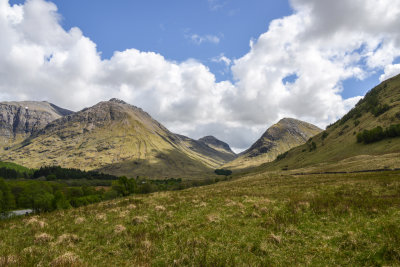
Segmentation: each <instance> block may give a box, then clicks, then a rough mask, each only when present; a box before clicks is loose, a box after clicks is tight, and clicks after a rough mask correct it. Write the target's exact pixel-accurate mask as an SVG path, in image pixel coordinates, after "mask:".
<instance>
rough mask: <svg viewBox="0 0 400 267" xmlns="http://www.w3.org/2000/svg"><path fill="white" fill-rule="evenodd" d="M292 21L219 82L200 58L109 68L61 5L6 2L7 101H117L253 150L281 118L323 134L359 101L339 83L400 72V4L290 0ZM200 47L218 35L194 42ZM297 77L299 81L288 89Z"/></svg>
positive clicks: (134, 60)
mask: <svg viewBox="0 0 400 267" xmlns="http://www.w3.org/2000/svg"><path fill="white" fill-rule="evenodd" d="M291 4H292V7H293V9H294V13H293V15H291V16H288V17H284V18H281V19H278V20H274V21H273V22H271V24H270V25H269V28H268V30H267V31H266V32H265V33H264V34H262V35H260V36H259V37H258V38H257V39H255V40H254V41H253V42H252V45H251V48H250V51H249V52H248V53H247V54H246V55H244V56H243V57H241V58H239V59H237V60H234V61H233V62H231V61H230V60H229V59H228V58H226V57H224V56H223V55H220V57H219V58H217V59H215V60H219V61H220V62H224V64H227V65H229V66H231V69H232V73H233V76H234V81H235V82H234V83H232V82H229V81H223V82H216V80H215V76H214V74H212V73H211V72H210V70H209V69H208V68H207V67H206V66H205V65H203V64H201V63H199V62H198V61H195V60H187V61H184V62H173V61H168V60H166V59H165V58H164V57H163V56H162V55H160V54H157V53H152V52H141V51H139V50H136V49H128V50H125V51H118V52H115V53H114V55H113V56H112V57H111V58H110V59H108V60H102V59H101V57H100V56H99V51H98V50H97V48H96V44H95V43H94V42H93V41H91V40H90V39H89V38H88V37H86V36H84V35H83V33H82V32H81V31H80V30H79V29H78V28H72V29H69V30H68V31H65V30H64V29H63V28H62V27H61V26H60V23H59V15H58V14H57V8H56V6H55V5H54V4H52V3H50V2H47V1H44V0H29V1H27V2H26V4H24V5H20V6H17V5H14V6H10V5H9V3H8V1H7V0H0V36H1V42H0V81H1V82H0V100H26V99H31V100H49V101H51V102H54V103H55V104H57V105H60V106H62V107H66V108H70V109H73V110H78V109H81V108H83V107H85V106H90V105H93V104H95V103H97V102H99V101H102V100H106V99H109V98H112V97H118V98H121V99H124V100H125V101H127V102H129V103H132V104H134V105H137V106H139V107H142V108H143V109H144V110H146V111H148V112H149V113H150V114H151V115H152V116H153V117H155V118H156V119H157V120H159V121H160V122H161V123H163V124H165V125H166V126H167V127H168V128H170V129H171V130H173V131H176V132H178V133H183V134H188V135H190V136H192V137H201V136H202V135H208V134H213V135H215V136H216V137H218V138H221V139H222V140H224V141H227V142H228V143H229V144H231V145H232V146H233V147H235V148H237V149H244V148H247V147H248V146H249V145H250V144H251V143H252V142H253V141H254V140H255V139H256V138H257V137H259V136H260V135H261V133H262V132H263V131H265V129H266V128H267V126H269V125H271V124H272V123H275V122H276V121H277V120H279V119H280V118H281V117H283V116H292V117H296V118H299V119H304V120H307V121H309V122H311V123H316V124H317V125H319V126H321V127H324V126H325V125H326V124H328V123H331V122H332V121H334V120H336V119H337V118H338V117H339V116H341V115H343V114H344V113H345V112H346V111H347V110H349V109H350V108H351V107H352V106H353V105H354V104H355V103H356V102H357V101H358V99H359V97H355V98H351V99H343V98H342V97H341V96H340V94H339V93H340V91H341V90H343V88H342V82H343V81H344V80H346V79H349V78H353V77H355V78H359V79H364V78H365V77H368V75H370V74H371V73H376V71H378V70H384V72H385V74H384V75H383V76H382V77H381V79H386V78H388V77H391V76H392V75H394V74H396V73H398V72H399V71H400V67H399V64H394V63H393V62H394V61H395V59H396V58H397V57H399V56H400V32H399V31H398V29H399V28H400V2H398V1H388V0H354V1H347V0H338V1H330V0H293V1H291ZM190 39H191V40H193V41H195V42H196V43H198V44H201V43H204V42H211V43H218V42H219V41H220V40H219V38H218V37H216V36H211V35H210V36H208V37H207V35H206V36H199V35H197V36H194V37H193V38H192V36H190ZM293 74H296V77H297V79H296V80H295V81H293V82H290V83H283V81H282V80H283V79H284V78H286V77H287V76H289V75H293Z"/></svg>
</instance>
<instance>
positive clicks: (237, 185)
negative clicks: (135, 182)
mask: <svg viewBox="0 0 400 267" xmlns="http://www.w3.org/2000/svg"><path fill="white" fill-rule="evenodd" d="M399 175H400V172H385V173H367V174H346V175H324V176H322V175H311V176H290V175H279V174H272V173H263V174H258V175H250V176H247V177H243V178H240V179H237V180H235V181H230V182H223V183H219V184H215V185H211V186H206V187H202V188H192V189H189V190H184V191H177V192H163V193H154V194H152V195H144V196H132V197H127V198H124V199H118V200H114V201H111V202H104V203H99V204H96V205H91V206H86V207H82V208H79V209H72V210H67V211H58V212H54V213H49V214H43V215H41V216H35V217H29V218H15V219H12V220H9V221H4V222H2V223H1V224H0V265H2V264H3V265H5V264H7V263H8V264H9V263H14V265H20V266H21V265H23V266H26V265H38V264H41V265H48V264H50V263H52V265H53V266H70V265H71V264H75V266H79V265H86V266H110V265H115V266H125V265H140V266H149V265H156V266H165V265H168V266H171V265H175V266H182V265H193V266H201V265H202V266H206V265H207V266H224V265H230V266H232V265H237V266H261V265H263V266H265V265H269V266H271V265H283V266H290V265H351V266H360V265H399V264H400V239H399V236H400V216H399V215H400V208H399V207H400V206H399V205H400V181H399V177H400V176H399Z"/></svg>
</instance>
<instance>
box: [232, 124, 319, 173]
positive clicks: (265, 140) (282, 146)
mask: <svg viewBox="0 0 400 267" xmlns="http://www.w3.org/2000/svg"><path fill="white" fill-rule="evenodd" d="M321 131H322V130H321V129H319V128H318V127H317V126H315V125H312V124H310V123H307V122H304V121H300V120H296V119H291V118H284V119H281V120H280V121H279V122H278V123H276V124H274V125H272V126H271V127H270V128H268V129H267V131H266V132H265V133H264V134H263V135H262V136H261V137H260V139H258V140H257V141H256V142H255V143H254V144H253V145H252V146H251V147H250V148H249V149H247V150H246V151H244V152H242V153H241V154H240V156H239V157H238V158H237V159H236V160H234V161H232V162H229V163H227V164H226V165H225V166H224V167H225V168H234V169H239V168H248V167H254V166H258V165H261V164H262V163H266V162H270V161H273V160H275V159H276V157H277V156H278V155H280V154H282V153H284V152H286V151H288V150H289V149H291V148H293V147H296V146H298V145H301V144H304V143H305V142H306V141H307V140H308V139H309V138H310V137H312V136H314V135H316V134H318V133H320V132H321Z"/></svg>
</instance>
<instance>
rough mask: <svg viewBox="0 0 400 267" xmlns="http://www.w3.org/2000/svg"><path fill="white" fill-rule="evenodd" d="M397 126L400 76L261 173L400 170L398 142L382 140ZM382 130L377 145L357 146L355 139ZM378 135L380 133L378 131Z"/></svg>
mask: <svg viewBox="0 0 400 267" xmlns="http://www.w3.org/2000/svg"><path fill="white" fill-rule="evenodd" d="M398 124H400V75H398V76H396V77H393V78H391V79H389V80H387V81H384V82H382V83H381V84H380V85H378V86H376V87H375V88H373V89H372V90H371V91H369V92H368V93H367V94H366V95H365V97H364V98H363V99H362V100H360V101H359V103H358V104H357V105H356V106H355V107H354V108H353V109H352V110H351V111H349V112H348V113H347V114H346V115H345V116H343V118H341V119H340V120H338V121H337V122H335V123H334V124H332V125H329V126H328V127H327V129H326V130H325V131H323V132H322V133H320V134H318V135H316V136H314V137H313V138H311V139H310V140H309V141H308V142H307V143H306V144H304V145H301V146H299V147H296V148H293V149H292V150H290V151H289V152H288V153H287V155H285V157H284V158H282V159H281V160H277V161H274V162H272V163H269V164H265V165H264V166H262V167H261V168H260V169H262V170H264V169H268V170H281V169H289V170H290V169H299V168H304V171H357V170H370V169H388V168H399V167H400V138H398V137H395V135H392V137H391V136H387V137H386V136H383V135H384V133H383V132H384V131H385V129H386V128H389V127H390V126H391V125H393V126H394V125H398ZM379 127H380V128H381V131H382V138H380V139H379V140H376V142H370V143H368V144H366V143H365V142H357V135H359V134H363V133H364V131H366V132H367V133H369V131H370V130H373V129H375V128H378V129H379ZM378 131H379V130H378Z"/></svg>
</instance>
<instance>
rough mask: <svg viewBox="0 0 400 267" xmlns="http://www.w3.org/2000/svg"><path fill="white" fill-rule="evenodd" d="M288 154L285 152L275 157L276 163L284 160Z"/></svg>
mask: <svg viewBox="0 0 400 267" xmlns="http://www.w3.org/2000/svg"><path fill="white" fill-rule="evenodd" d="M288 153H289V152H288V151H286V152H285V153H282V154H280V155H278V156H277V157H276V160H277V161H278V160H282V159H284V158H286V156H287V154H288Z"/></svg>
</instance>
